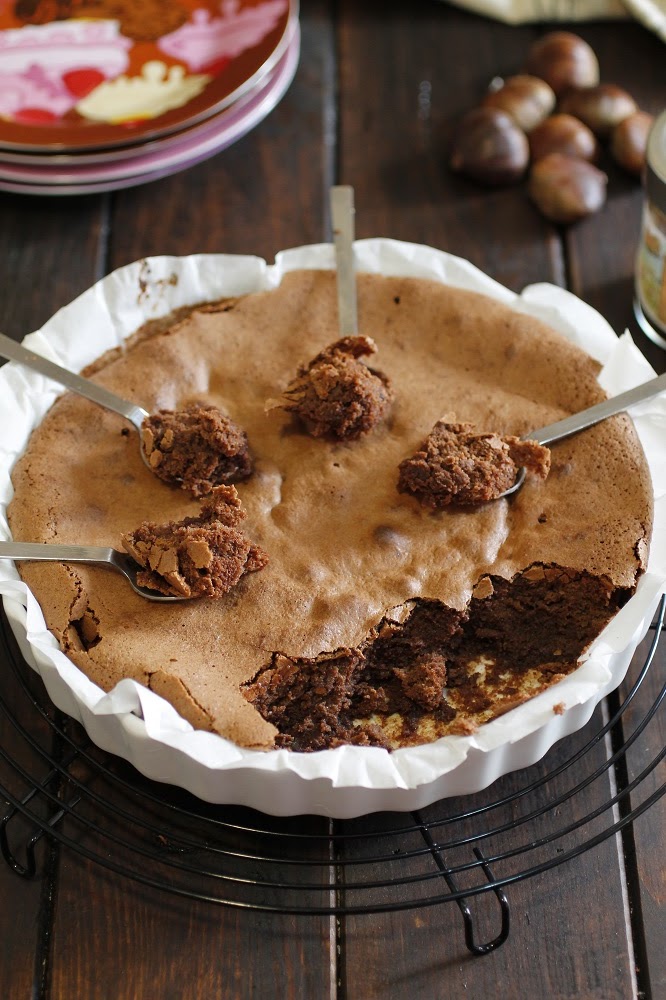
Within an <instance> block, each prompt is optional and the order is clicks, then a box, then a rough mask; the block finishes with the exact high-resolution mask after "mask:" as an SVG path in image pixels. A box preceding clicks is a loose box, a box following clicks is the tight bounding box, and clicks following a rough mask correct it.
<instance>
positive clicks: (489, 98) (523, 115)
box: [481, 73, 556, 132]
mask: <svg viewBox="0 0 666 1000" xmlns="http://www.w3.org/2000/svg"><path fill="white" fill-rule="evenodd" d="M555 100H556V98H555V92H554V91H553V88H552V87H551V86H550V85H549V84H548V83H546V81H545V80H540V79H539V77H538V76H529V75H528V74H527V73H522V74H518V75H517V76H510V77H507V79H506V80H504V81H503V83H502V84H501V86H500V87H499V88H496V89H493V90H491V91H490V92H489V93H488V94H486V96H485V97H484V98H483V101H482V102H481V104H482V106H483V107H486V108H499V110H500V111H506V113H507V114H508V115H511V117H512V118H513V120H514V121H515V123H516V125H518V126H519V127H520V128H521V129H522V130H523V132H531V130H532V129H533V128H535V126H537V125H538V124H539V123H540V122H542V121H543V120H544V118H547V117H548V115H549V114H550V113H551V111H552V110H553V108H554V107H555Z"/></svg>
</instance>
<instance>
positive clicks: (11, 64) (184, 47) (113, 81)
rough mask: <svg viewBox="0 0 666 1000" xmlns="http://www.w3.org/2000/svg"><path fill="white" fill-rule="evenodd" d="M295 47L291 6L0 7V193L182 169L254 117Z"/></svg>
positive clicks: (121, 1)
mask: <svg viewBox="0 0 666 1000" xmlns="http://www.w3.org/2000/svg"><path fill="white" fill-rule="evenodd" d="M54 14H55V15H56V16H57V17H58V18H59V19H58V20H53V17H54ZM299 48H300V33H299V25H298V7H297V2H296V0H141V2H137V0H57V2H56V3H53V0H0V190H4V191H13V192H20V193H23V194H87V193H92V192H96V191H110V190H114V189H116V188H122V187H130V186H132V185H135V184H143V183H145V182H147V181H151V180H156V179H157V178H159V177H164V176H166V175H167V174H171V173H175V172H176V171H178V170H184V169H185V168H187V167H191V166H193V165H194V164H195V163H198V162H200V161H201V160H204V159H206V158H207V157H209V156H212V155H213V154H215V153H218V152H220V150H222V149H225V148H226V147H227V146H229V145H231V143H233V142H235V141H236V140H237V139H240V138H241V136H243V135H245V134H246V133H247V132H248V131H249V130H250V129H251V128H253V127H254V126H255V125H257V124H258V122H260V121H261V120H262V119H263V118H265V117H266V115H267V114H268V113H269V112H270V111H271V110H272V109H273V108H274V107H275V105H276V104H277V103H278V101H279V100H280V98H281V97H282V96H283V94H284V93H285V91H286V90H287V88H288V87H289V84H290V83H291V81H292V79H293V76H294V73H295V71H296V66H297V64H298V56H299Z"/></svg>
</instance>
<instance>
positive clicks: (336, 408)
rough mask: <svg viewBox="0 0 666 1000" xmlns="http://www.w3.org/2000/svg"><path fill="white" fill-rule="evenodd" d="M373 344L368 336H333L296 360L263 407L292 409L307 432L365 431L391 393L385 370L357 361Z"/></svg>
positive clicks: (345, 436)
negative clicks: (279, 391) (306, 359)
mask: <svg viewBox="0 0 666 1000" xmlns="http://www.w3.org/2000/svg"><path fill="white" fill-rule="evenodd" d="M376 350H377V347H376V344H375V343H374V341H373V340H372V339H371V338H370V337H343V338H342V339H341V340H337V341H336V342H335V343H334V344H330V345H329V346H328V347H326V348H325V349H324V350H323V351H321V352H320V353H319V354H317V356H316V357H315V358H313V359H312V361H310V363H309V364H307V365H303V366H301V367H300V368H299V370H298V374H297V376H296V378H295V379H294V380H293V381H292V382H290V383H289V385H288V386H287V388H286V389H285V391H284V393H283V395H282V396H281V398H280V399H278V400H271V401H269V403H268V404H267V408H268V409H275V408H279V409H283V410H287V411H288V412H290V413H294V414H295V415H296V416H297V417H298V418H299V420H300V421H301V423H302V424H303V426H304V427H305V429H306V430H307V432H308V434H311V435H312V436H313V437H332V438H336V439H338V440H340V441H352V440H354V439H356V438H359V437H361V436H362V435H363V434H367V433H368V432H369V431H371V430H372V429H373V428H374V427H376V426H377V424H379V423H380V422H381V421H382V420H383V419H384V418H385V417H386V414H387V413H388V409H389V406H390V404H391V401H392V398H393V393H392V390H391V386H390V383H389V380H388V378H387V376H386V375H384V374H383V373H382V372H379V371H376V370H375V369H373V368H369V367H368V366H367V365H366V364H364V363H363V362H362V361H359V358H361V357H363V356H364V355H368V354H374V353H375V351H376Z"/></svg>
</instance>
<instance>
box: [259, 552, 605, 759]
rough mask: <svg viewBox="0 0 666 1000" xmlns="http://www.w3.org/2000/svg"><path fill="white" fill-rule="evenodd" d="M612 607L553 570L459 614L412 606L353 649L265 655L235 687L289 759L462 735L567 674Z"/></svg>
mask: <svg viewBox="0 0 666 1000" xmlns="http://www.w3.org/2000/svg"><path fill="white" fill-rule="evenodd" d="M486 584H487V585H486ZM620 601H621V595H620V594H618V593H616V592H614V591H613V589H612V587H610V586H609V584H608V582H607V581H606V580H603V579H599V578H597V577H594V576H591V575H590V574H587V573H581V572H574V571H572V570H568V569H563V568H561V567H558V566H542V565H535V566H532V567H530V568H528V570H526V571H525V572H524V573H520V574H517V575H516V576H515V577H514V578H513V579H512V580H505V579H503V578H501V577H492V579H491V578H489V577H484V578H482V580H481V581H479V585H478V587H477V590H476V591H475V593H474V595H473V596H472V599H471V600H470V602H469V604H468V606H467V608H466V609H465V610H464V611H458V610H456V609H453V608H450V607H447V606H446V605H445V604H443V603H442V602H441V601H436V600H425V599H422V598H421V599H418V600H415V601H413V602H409V606H408V607H407V608H406V609H405V610H406V614H405V615H404V616H403V615H400V617H399V618H398V619H395V618H392V617H389V616H387V617H386V618H384V619H383V620H382V622H380V624H379V625H378V626H377V627H376V628H375V629H373V630H372V632H371V633H370V634H369V635H368V636H367V638H366V639H365V640H364V642H362V643H361V644H360V645H359V646H358V647H357V648H355V649H342V650H336V651H335V652H334V653H322V654H320V656H318V657H311V658H298V657H290V656H286V655H285V654H282V653H276V654H273V658H272V660H271V662H270V664H269V665H268V666H266V667H264V668H262V669H261V670H259V672H258V673H257V674H256V675H255V677H254V678H253V679H252V680H251V681H249V682H248V683H246V684H245V685H244V686H243V688H242V690H243V694H244V695H245V697H246V698H247V700H248V701H250V702H251V703H252V704H253V705H254V707H255V708H256V709H257V710H258V711H259V712H260V713H261V715H262V716H263V718H265V719H266V720H267V721H269V722H271V723H273V725H274V726H275V727H276V728H277V730H278V733H279V735H278V737H277V739H276V744H275V745H276V746H279V747H287V748H289V749H291V750H295V751H312V750H323V749H326V748H331V747H336V746H341V745H343V744H345V743H353V744H355V745H365V746H380V747H384V748H385V749H388V750H391V749H394V748H395V747H398V746H403V747H404V746H414V745H418V744H421V743H424V742H431V741H432V740H435V739H439V738H440V737H442V736H447V735H465V734H469V733H473V732H475V731H476V730H477V729H478V727H479V726H480V725H482V724H484V723H485V722H488V721H490V720H491V719H493V718H497V717H498V716H499V715H502V714H504V713H505V712H508V711H509V710H510V709H512V708H515V707H516V706H517V705H520V704H522V703H523V702H524V701H527V700H528V699H529V698H531V697H533V696H534V695H535V694H538V693H539V692H540V691H542V690H545V688H546V687H548V686H549V685H550V684H552V683H554V682H555V681H556V680H559V679H561V678H562V677H564V676H566V675H567V674H568V673H570V672H571V671H572V670H574V669H575V667H576V666H577V664H578V661H579V658H580V655H581V653H582V652H583V650H584V649H585V648H586V647H587V646H588V645H589V643H590V642H591V641H592V639H593V638H594V637H595V635H597V634H598V632H599V631H600V630H601V628H602V627H603V626H604V624H605V623H606V622H607V621H608V620H609V619H610V618H611V617H612V616H613V614H614V613H615V612H616V610H617V607H618V603H619V602H620ZM562 710H564V706H562ZM554 711H555V712H556V713H557V711H558V709H557V706H556V707H555V709H554Z"/></svg>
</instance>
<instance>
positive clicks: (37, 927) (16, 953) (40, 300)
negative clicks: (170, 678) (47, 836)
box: [0, 194, 104, 1000]
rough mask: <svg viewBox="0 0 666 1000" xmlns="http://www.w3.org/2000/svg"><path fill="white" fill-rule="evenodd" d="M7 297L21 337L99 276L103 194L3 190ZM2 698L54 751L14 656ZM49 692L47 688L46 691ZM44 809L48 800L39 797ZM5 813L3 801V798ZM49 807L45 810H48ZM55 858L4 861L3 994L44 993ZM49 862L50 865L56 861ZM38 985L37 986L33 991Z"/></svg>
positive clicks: (19, 838)
mask: <svg viewBox="0 0 666 1000" xmlns="http://www.w3.org/2000/svg"><path fill="white" fill-rule="evenodd" d="M0 218H2V225H1V226H0V258H1V259H2V268H0V300H1V301H2V329H3V331H4V332H6V333H7V334H9V335H10V336H13V337H14V338H15V339H17V340H20V339H21V338H22V337H23V336H24V335H25V334H27V333H29V332H30V331H31V330H34V329H36V328H38V327H39V326H41V325H42V323H44V322H45V320H47V319H48V318H49V317H50V316H51V315H52V314H53V313H54V312H55V311H56V310H57V309H58V308H60V307H61V306H63V305H65V304H66V303H67V302H69V301H71V299H73V298H75V297H76V296H77V295H78V294H79V293H80V292H82V291H83V290H84V289H85V288H87V287H88V286H89V285H90V284H92V282H93V281H95V280H96V278H97V277H98V260H99V247H100V237H101V234H102V233H103V230H104V199H102V198H99V197H95V198H83V199H75V198H65V199H60V198H39V197H28V196H20V195H9V194H0ZM0 672H1V673H2V677H3V692H2V694H3V698H6V699H7V705H8V711H9V712H10V713H11V714H12V716H14V717H17V718H20V719H21V720H22V722H23V724H24V725H25V726H26V727H27V728H28V730H29V731H30V732H31V733H32V735H33V736H34V737H35V738H36V739H38V741H40V742H41V744H42V745H43V746H44V747H45V748H46V749H47V750H48V752H51V751H52V740H51V734H50V731H49V730H48V727H47V726H46V725H45V724H44V723H43V722H42V721H41V720H40V718H39V716H38V715H37V714H36V713H35V712H34V711H31V710H30V707H29V705H27V702H26V698H25V695H24V694H23V692H22V690H21V689H20V687H19V685H17V683H16V682H15V679H14V677H13V675H12V672H11V670H10V669H9V666H8V664H5V663H4V662H3V663H2V665H1V667H0ZM42 697H43V696H42ZM0 746H1V747H2V750H3V752H4V753H6V754H7V756H8V757H9V758H10V759H11V760H14V761H17V762H18V763H19V764H20V765H21V766H23V767H24V768H25V769H26V770H27V771H28V773H29V774H30V775H31V776H34V777H35V779H36V780H41V779H42V778H44V777H45V776H46V774H47V773H48V770H49V767H48V765H47V764H46V763H45V762H44V760H43V759H42V758H41V757H40V756H39V755H38V754H37V753H35V752H33V751H31V750H30V749H29V748H28V745H27V743H26V741H25V740H24V739H23V737H22V736H21V735H20V734H19V733H18V732H17V731H16V728H15V727H14V726H13V725H12V724H11V723H10V722H8V721H7V719H6V717H5V718H3V719H1V720H0ZM4 775H5V777H4V780H5V781H6V782H7V789H8V790H9V791H11V792H12V793H13V794H14V795H16V796H17V797H18V798H20V797H22V796H23V795H24V794H25V793H26V791H27V790H28V785H27V783H26V782H25V781H24V780H23V779H20V780H19V779H18V778H17V776H16V771H15V769H14V768H13V767H10V765H8V764H6V765H5V769H4ZM34 807H35V808H36V810H37V811H38V812H40V813H43V814H44V815H46V814H48V807H47V806H46V805H44V806H43V807H42V806H40V805H38V804H35V805H34ZM0 809H1V811H2V813H3V815H4V812H5V810H4V805H3V804H2V803H1V802H0ZM45 809H46V812H44V810H45ZM33 832H34V830H33V829H32V828H31V827H30V826H29V825H27V824H25V823H23V822H22V820H20V819H13V820H12V821H11V825H9V826H8V835H9V837H10V840H11V843H12V847H13V848H15V849H16V852H17V855H18V856H19V859H20V860H24V859H25V854H24V851H23V845H24V843H25V841H26V840H27V839H28V838H29V837H30V836H32V834H33ZM52 861H53V858H52V857H51V855H50V852H48V850H47V849H46V847H45V845H44V844H42V845H41V846H40V848H39V851H38V862H39V865H40V869H39V870H40V874H42V875H44V868H45V866H46V867H47V869H48V870H47V872H46V875H45V876H44V877H43V878H41V879H37V880H36V881H28V882H26V881H25V880H23V879H21V878H19V877H18V876H17V875H16V874H14V873H13V872H12V871H10V869H9V868H7V867H6V866H5V864H4V862H2V861H0V896H1V897H2V899H3V906H2V907H1V908H0V995H2V996H4V997H8V998H11V1000H14V998H16V1000H23V998H24V997H26V996H29V995H39V992H40V989H41V986H42V984H43V981H44V977H45V976H46V975H47V970H46V968H45V961H46V957H47V955H46V947H45V942H46V940H47V939H48V933H49V931H50V919H51V913H50V898H51V895H52V892H53V884H54V883H53V879H54V872H53V870H52ZM49 866H50V867H49ZM33 991H34V992H33Z"/></svg>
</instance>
